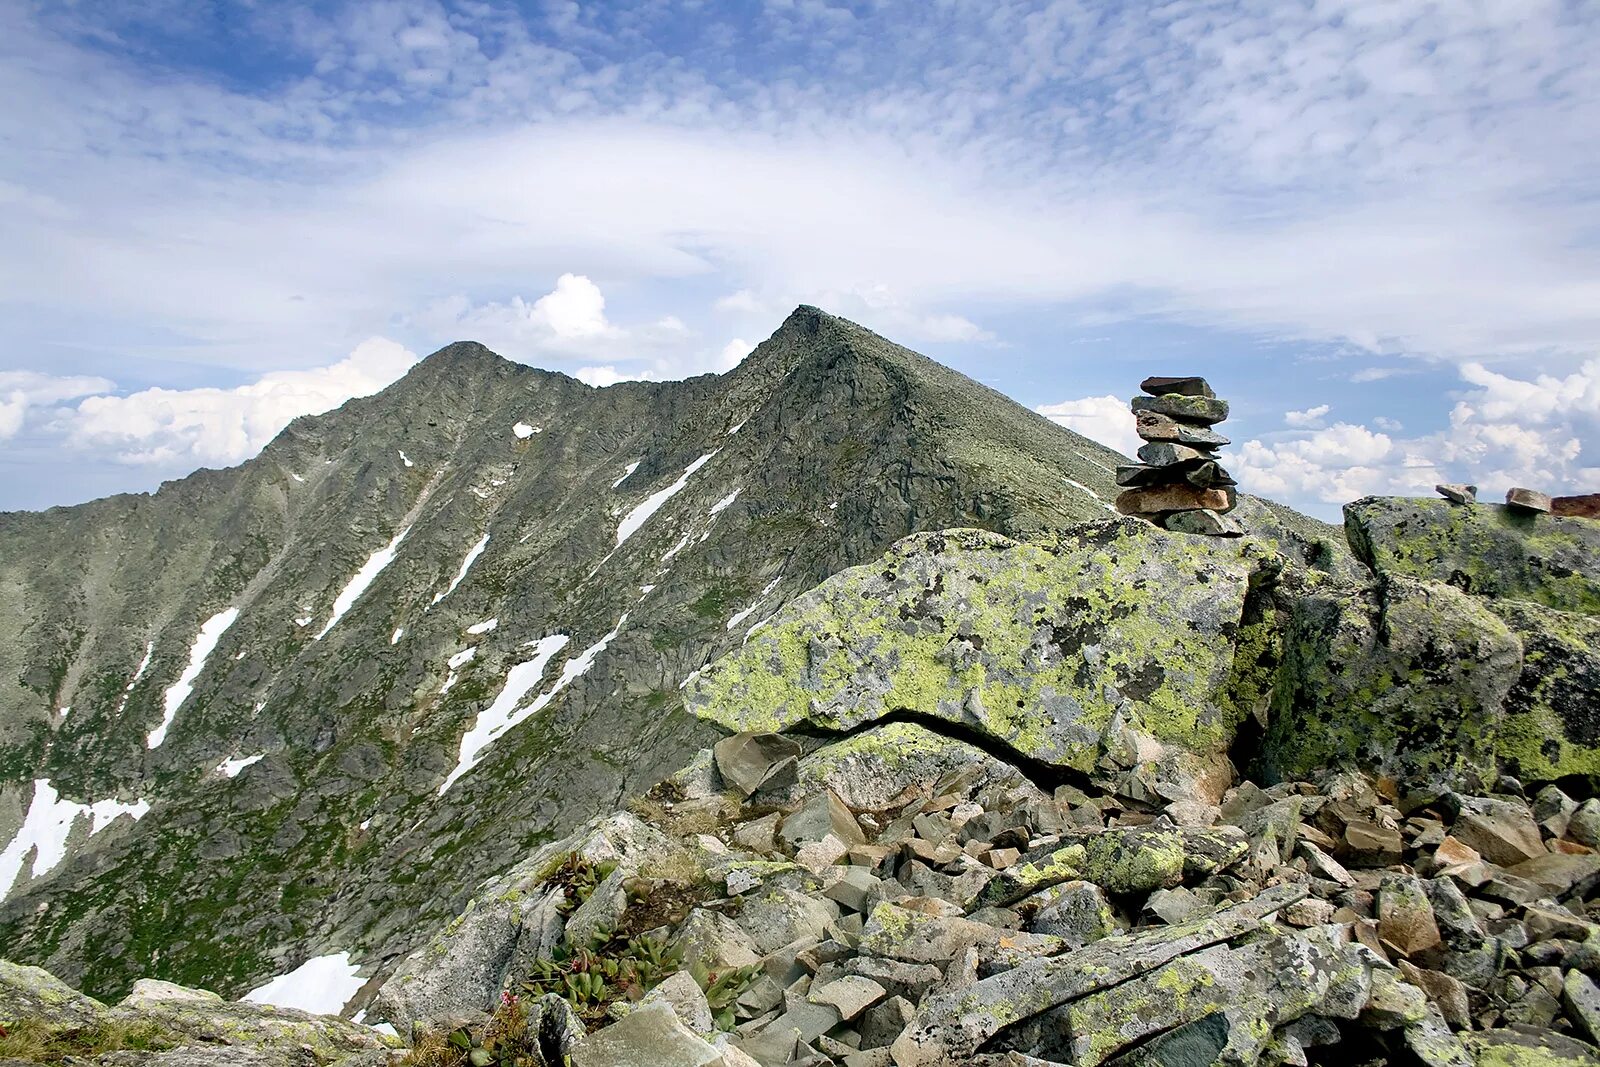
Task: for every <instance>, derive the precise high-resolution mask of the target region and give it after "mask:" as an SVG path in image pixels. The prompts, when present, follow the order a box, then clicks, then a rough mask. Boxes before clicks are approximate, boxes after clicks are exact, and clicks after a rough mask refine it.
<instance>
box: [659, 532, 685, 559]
mask: <svg viewBox="0 0 1600 1067" xmlns="http://www.w3.org/2000/svg"><path fill="white" fill-rule="evenodd" d="M691 536H692V535H691V534H684V535H683V537H682V538H681V539H679V541H678V543H677V544H675V545H673V546H672V547H671V548H669V549H667V554H666V555H664V556H662V557H661V562H662V563H665V562H667V561H668V560H669V559H671V558H672V557H673V556H676V555H677V554H678V553H679V552H682V551H683V550H684V549H686V548H688V547H689V538H690V537H691Z"/></svg>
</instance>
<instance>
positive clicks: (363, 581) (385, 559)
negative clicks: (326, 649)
mask: <svg viewBox="0 0 1600 1067" xmlns="http://www.w3.org/2000/svg"><path fill="white" fill-rule="evenodd" d="M410 532H411V527H409V526H407V527H406V528H405V529H403V530H401V531H400V532H399V533H397V534H395V535H394V540H393V541H390V542H389V543H388V544H386V545H384V546H383V547H382V548H380V549H378V551H376V552H374V553H373V554H372V555H370V556H368V557H367V561H366V562H365V563H363V564H362V565H361V569H360V570H358V571H356V573H355V577H353V578H351V579H350V581H349V582H348V583H346V584H345V587H344V588H343V589H341V590H339V595H338V596H336V597H334V598H333V616H332V617H331V618H329V619H328V625H326V626H324V627H323V628H322V632H321V633H319V634H317V636H316V637H315V638H314V639H313V640H317V641H321V640H322V639H323V638H324V637H326V636H327V635H328V631H329V630H331V629H333V627H334V624H335V623H337V622H338V621H339V620H340V619H342V618H344V613H345V612H347V611H349V610H350V609H351V608H352V607H354V606H355V602H356V600H357V599H359V598H360V596H361V594H362V593H364V592H366V591H367V586H369V585H371V584H372V582H373V580H374V579H375V578H377V577H378V575H379V574H381V573H383V568H385V567H387V566H388V565H389V564H390V563H392V562H394V554H395V552H396V550H398V549H399V548H400V542H401V541H404V540H405V539H406V534H408V533H410Z"/></svg>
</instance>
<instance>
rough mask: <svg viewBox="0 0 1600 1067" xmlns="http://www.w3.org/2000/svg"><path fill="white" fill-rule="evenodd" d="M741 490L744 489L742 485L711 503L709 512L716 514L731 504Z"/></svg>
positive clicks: (737, 497)
mask: <svg viewBox="0 0 1600 1067" xmlns="http://www.w3.org/2000/svg"><path fill="white" fill-rule="evenodd" d="M742 492H744V489H743V487H740V488H738V489H735V490H734V491H733V492H731V493H729V494H728V495H727V496H725V497H723V498H722V499H721V500H719V501H717V502H716V503H715V504H712V505H711V512H710V514H712V515H716V514H717V513H719V512H721V511H725V510H726V509H727V508H728V506H729V505H731V504H732V503H733V502H734V501H735V500H738V499H739V494H740V493H742Z"/></svg>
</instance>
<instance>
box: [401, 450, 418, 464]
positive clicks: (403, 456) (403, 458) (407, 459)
mask: <svg viewBox="0 0 1600 1067" xmlns="http://www.w3.org/2000/svg"><path fill="white" fill-rule="evenodd" d="M398 451H399V452H400V462H401V463H404V464H405V465H406V466H408V467H415V466H416V464H415V463H413V462H411V457H410V456H408V455H406V453H405V450H404V449H399V450H398Z"/></svg>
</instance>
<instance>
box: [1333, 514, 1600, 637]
mask: <svg viewBox="0 0 1600 1067" xmlns="http://www.w3.org/2000/svg"><path fill="white" fill-rule="evenodd" d="M1344 523H1345V535H1346V536H1347V537H1348V538H1349V540H1350V547H1351V549H1352V550H1353V551H1354V552H1355V554H1356V556H1357V557H1358V558H1359V559H1361V560H1362V561H1363V562H1364V563H1366V564H1367V566H1368V567H1370V568H1372V570H1373V571H1374V572H1376V573H1377V574H1379V575H1385V576H1388V575H1403V576H1406V577H1410V578H1423V579H1427V580H1430V581H1435V582H1445V583H1447V584H1449V585H1453V586H1456V587H1457V588H1458V589H1461V590H1462V591H1464V592H1468V593H1473V594H1476V595H1478V596H1490V597H1506V598H1510V599H1514V600H1531V601H1534V602H1535V603H1539V604H1543V605H1545V606H1546V607H1551V608H1556V609H1558V610H1561V611H1573V612H1578V613H1580V614H1586V615H1594V614H1600V522H1595V521H1594V520H1592V519H1580V518H1562V517H1559V516H1553V515H1542V514H1535V513H1531V512H1524V511H1515V510H1513V509H1511V508H1507V507H1503V506H1501V505H1498V504H1452V503H1450V502H1449V501H1447V500H1413V499H1407V498H1403V497H1366V498H1364V499H1361V500H1357V501H1355V502H1354V503H1352V504H1346V505H1345V509H1344Z"/></svg>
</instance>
